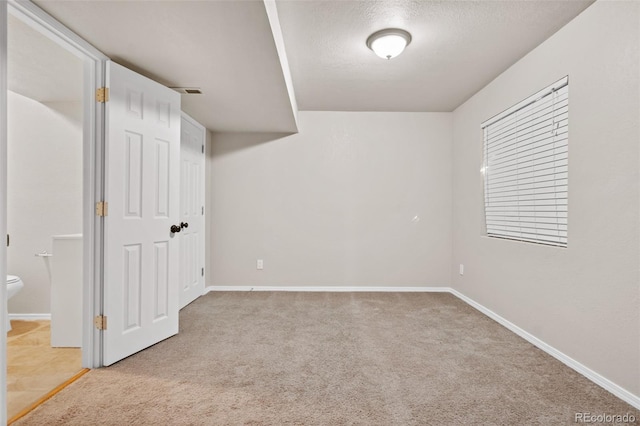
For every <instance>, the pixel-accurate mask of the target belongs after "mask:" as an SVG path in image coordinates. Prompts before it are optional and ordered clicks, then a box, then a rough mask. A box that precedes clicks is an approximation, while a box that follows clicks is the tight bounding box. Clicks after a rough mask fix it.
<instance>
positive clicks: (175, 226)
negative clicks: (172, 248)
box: [171, 225, 182, 234]
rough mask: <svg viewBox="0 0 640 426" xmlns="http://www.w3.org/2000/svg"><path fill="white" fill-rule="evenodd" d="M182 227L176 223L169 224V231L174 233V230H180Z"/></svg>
mask: <svg viewBox="0 0 640 426" xmlns="http://www.w3.org/2000/svg"><path fill="white" fill-rule="evenodd" d="M181 229H182V228H181V227H180V226H178V225H171V232H172V233H173V234H175V233H176V232H180V230H181Z"/></svg>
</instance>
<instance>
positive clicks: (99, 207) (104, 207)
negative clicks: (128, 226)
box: [96, 201, 109, 216]
mask: <svg viewBox="0 0 640 426" xmlns="http://www.w3.org/2000/svg"><path fill="white" fill-rule="evenodd" d="M108 213H109V203H107V202H106V201H99V202H97V203H96V216H106V215H107V214H108Z"/></svg>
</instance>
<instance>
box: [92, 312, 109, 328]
mask: <svg viewBox="0 0 640 426" xmlns="http://www.w3.org/2000/svg"><path fill="white" fill-rule="evenodd" d="M93 325H95V326H96V328H97V329H98V330H106V329H107V317H106V316H104V315H97V316H96V317H95V318H94V319H93Z"/></svg>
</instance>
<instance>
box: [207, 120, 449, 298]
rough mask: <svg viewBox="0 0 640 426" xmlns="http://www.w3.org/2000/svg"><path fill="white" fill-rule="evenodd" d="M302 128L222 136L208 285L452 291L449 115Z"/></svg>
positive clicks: (214, 158)
mask: <svg viewBox="0 0 640 426" xmlns="http://www.w3.org/2000/svg"><path fill="white" fill-rule="evenodd" d="M299 128H300V133H298V134H295V135H291V136H281V137H279V138H278V136H277V135H269V134H247V133H245V134H230V133H228V134H214V135H213V143H212V146H211V148H212V149H211V152H210V153H209V156H208V159H207V161H208V167H209V173H210V181H209V182H208V183H209V185H210V186H209V189H208V193H209V194H210V208H209V210H208V221H209V229H210V231H211V252H210V254H209V256H210V259H211V262H210V266H209V271H208V272H209V274H208V283H207V284H208V285H213V286H267V285H269V286H448V285H449V283H450V270H449V265H450V264H451V216H452V214H451V193H452V190H451V138H452V128H451V114H450V113H374V112H367V113H359V112H308V111H307V112H300V113H299ZM414 217H417V218H416V219H415V221H414ZM258 258H261V259H264V270H262V271H258V270H257V269H256V259H258Z"/></svg>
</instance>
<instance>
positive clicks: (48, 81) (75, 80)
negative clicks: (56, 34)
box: [7, 15, 83, 102]
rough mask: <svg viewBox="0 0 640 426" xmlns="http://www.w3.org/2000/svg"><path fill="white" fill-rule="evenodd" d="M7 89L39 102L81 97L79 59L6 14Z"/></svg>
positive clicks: (72, 99)
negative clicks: (7, 18)
mask: <svg viewBox="0 0 640 426" xmlns="http://www.w3.org/2000/svg"><path fill="white" fill-rule="evenodd" d="M8 38H9V43H8V47H9V54H8V61H7V63H8V65H7V66H8V79H7V80H8V81H7V83H8V86H9V90H11V91H13V92H16V93H19V94H21V95H23V96H27V97H29V98H31V99H34V100H36V101H39V102H60V101H80V100H82V78H83V76H82V70H83V67H82V61H81V60H80V59H79V58H77V57H76V56H74V55H73V54H71V53H69V52H68V51H66V50H65V49H64V48H62V47H60V46H58V45H57V44H56V43H54V42H52V41H51V40H50V39H49V38H47V37H45V36H43V35H42V34H40V33H39V32H37V31H36V30H34V29H33V28H31V27H30V26H28V25H27V24H25V23H23V22H22V21H20V20H19V19H18V18H15V17H13V16H11V15H9V21H8Z"/></svg>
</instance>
